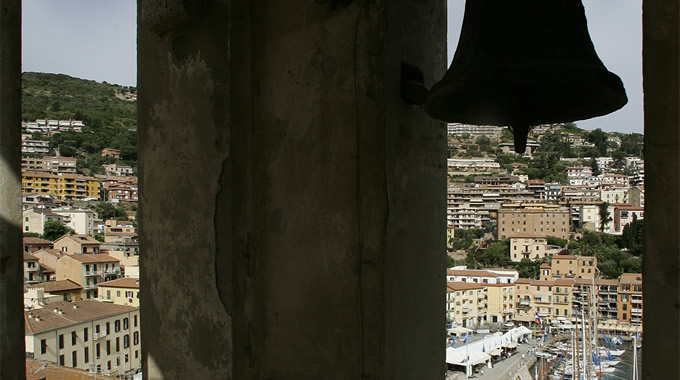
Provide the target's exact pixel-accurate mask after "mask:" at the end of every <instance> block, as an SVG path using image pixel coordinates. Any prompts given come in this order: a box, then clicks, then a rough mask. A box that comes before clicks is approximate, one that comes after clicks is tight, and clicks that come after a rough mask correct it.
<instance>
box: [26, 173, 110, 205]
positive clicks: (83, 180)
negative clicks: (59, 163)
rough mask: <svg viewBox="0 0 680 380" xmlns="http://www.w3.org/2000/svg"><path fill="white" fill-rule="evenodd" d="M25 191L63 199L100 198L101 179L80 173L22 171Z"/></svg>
mask: <svg viewBox="0 0 680 380" xmlns="http://www.w3.org/2000/svg"><path fill="white" fill-rule="evenodd" d="M21 191H22V192H23V193H40V194H52V195H54V196H56V197H57V198H59V199H61V200H69V201H70V200H83V199H99V181H97V179H96V178H93V177H86V176H83V175H80V174H68V173H64V174H61V173H60V174H56V175H55V174H51V173H44V172H35V171H22V173H21Z"/></svg>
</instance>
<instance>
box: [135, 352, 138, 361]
mask: <svg viewBox="0 0 680 380" xmlns="http://www.w3.org/2000/svg"><path fill="white" fill-rule="evenodd" d="M135 359H139V350H135Z"/></svg>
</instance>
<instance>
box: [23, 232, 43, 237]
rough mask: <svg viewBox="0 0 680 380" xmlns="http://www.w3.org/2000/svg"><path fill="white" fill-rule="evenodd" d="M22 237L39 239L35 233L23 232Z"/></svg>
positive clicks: (38, 235)
mask: <svg viewBox="0 0 680 380" xmlns="http://www.w3.org/2000/svg"><path fill="white" fill-rule="evenodd" d="M24 237H37V238H39V237H40V234H39V233H37V232H24Z"/></svg>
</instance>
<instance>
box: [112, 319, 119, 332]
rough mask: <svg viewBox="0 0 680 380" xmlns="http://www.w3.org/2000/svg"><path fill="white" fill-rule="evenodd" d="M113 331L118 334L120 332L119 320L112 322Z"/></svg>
mask: <svg viewBox="0 0 680 380" xmlns="http://www.w3.org/2000/svg"><path fill="white" fill-rule="evenodd" d="M113 331H115V332H118V331H120V319H116V320H115V321H113Z"/></svg>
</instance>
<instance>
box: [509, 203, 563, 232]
mask: <svg viewBox="0 0 680 380" xmlns="http://www.w3.org/2000/svg"><path fill="white" fill-rule="evenodd" d="M497 228H498V238H499V239H505V238H512V237H514V236H520V235H526V234H538V235H544V236H555V237H558V238H560V239H569V209H567V208H563V207H559V206H557V205H549V204H540V203H536V204H530V203H526V204H518V203H512V204H503V205H502V206H501V208H500V209H499V210H498V227H497Z"/></svg>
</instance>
